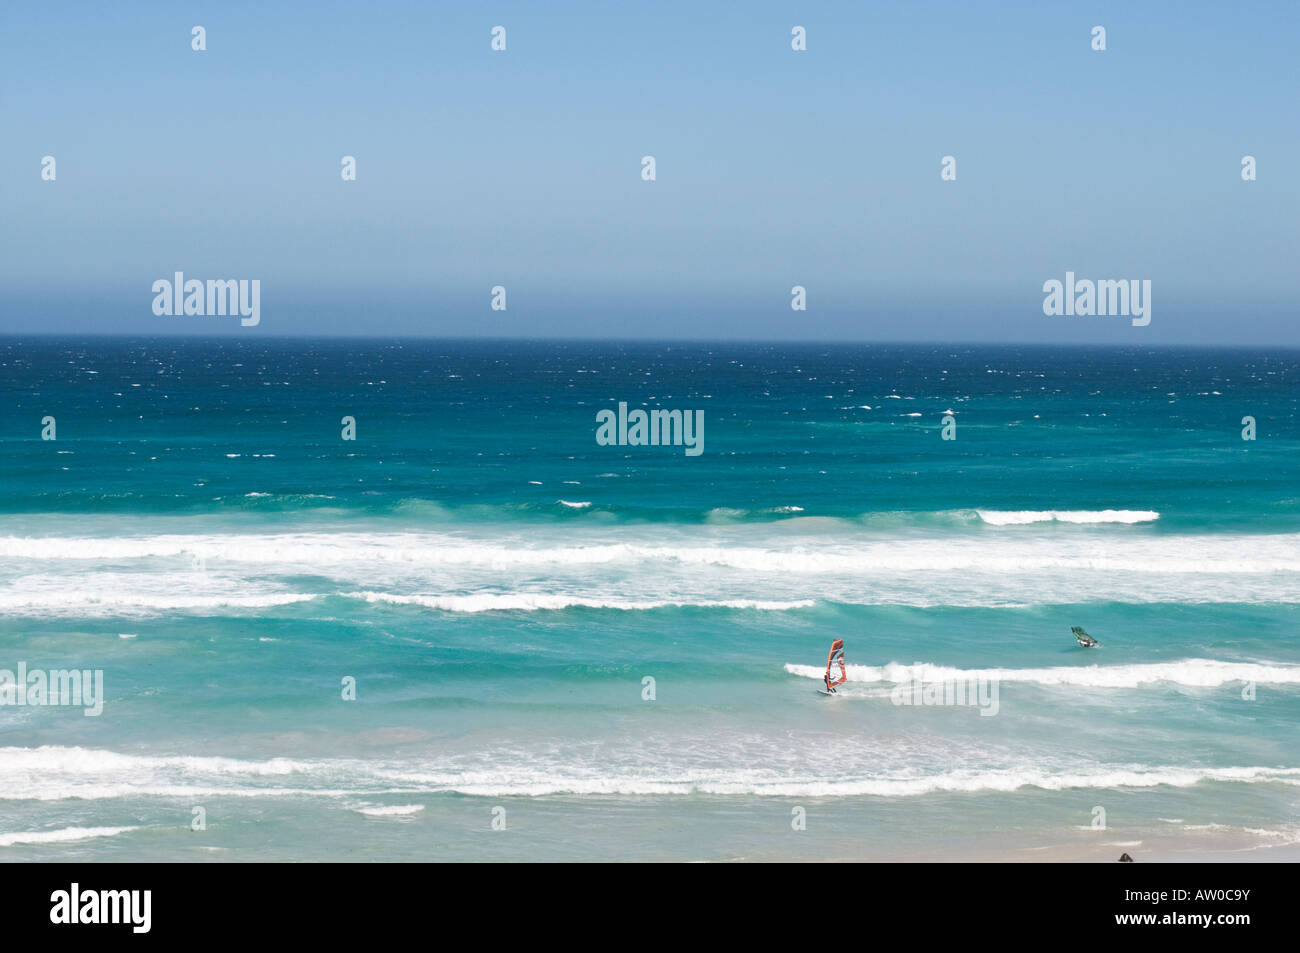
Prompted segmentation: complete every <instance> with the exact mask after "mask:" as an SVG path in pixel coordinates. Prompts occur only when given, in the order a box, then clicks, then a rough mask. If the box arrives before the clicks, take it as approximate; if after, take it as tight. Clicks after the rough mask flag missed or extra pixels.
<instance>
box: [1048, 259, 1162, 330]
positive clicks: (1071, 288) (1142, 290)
mask: <svg viewBox="0 0 1300 953" xmlns="http://www.w3.org/2000/svg"><path fill="white" fill-rule="evenodd" d="M1043 293H1044V294H1045V295H1047V297H1045V298H1044V299H1043V314H1045V315H1047V316H1048V317H1055V316H1058V315H1080V316H1084V317H1086V316H1089V315H1097V316H1099V317H1105V316H1107V315H1119V316H1123V317H1131V318H1132V319H1133V326H1134V327H1135V328H1144V327H1146V326H1147V325H1148V324H1150V323H1151V279H1150V278H1144V279H1142V280H1141V281H1139V280H1138V279H1137V278H1133V279H1123V278H1121V279H1119V280H1118V281H1115V280H1112V279H1109V278H1102V279H1099V280H1097V281H1093V280H1091V279H1089V278H1080V279H1077V280H1076V279H1075V277H1074V272H1072V271H1067V272H1066V273H1065V281H1064V283H1062V282H1060V281H1057V280H1056V279H1055V278H1051V279H1048V280H1047V281H1045V282H1043Z"/></svg>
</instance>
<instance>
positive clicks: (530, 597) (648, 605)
mask: <svg viewBox="0 0 1300 953" xmlns="http://www.w3.org/2000/svg"><path fill="white" fill-rule="evenodd" d="M343 595H344V596H346V597H347V598H349V599H364V600H366V601H367V602H387V603H392V604H394V605H417V606H424V607H425V608H428V609H442V610H444V611H446V612H502V611H510V610H515V611H525V612H534V611H538V610H546V609H550V610H557V609H571V608H588V609H625V610H629V611H631V610H647V609H664V608H670V607H671V608H684V607H689V608H703V609H760V610H764V611H781V610H786V609H806V608H808V607H809V606H812V605H813V604H814V602H813V600H812V599H797V600H793V601H789V602H776V601H770V600H762V599H719V600H713V601H700V602H697V601H685V600H683V601H671V600H663V599H661V600H640V601H637V600H619V599H588V598H582V597H578V596H563V595H551V594H549V593H543V592H536V593H532V592H517V593H505V594H499V593H481V594H476V595H467V596H432V595H428V596H422V595H399V594H396V593H390V592H346V593H343Z"/></svg>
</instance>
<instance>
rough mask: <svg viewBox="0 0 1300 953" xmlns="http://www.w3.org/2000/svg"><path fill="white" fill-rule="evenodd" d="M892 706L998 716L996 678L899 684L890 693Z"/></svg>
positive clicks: (918, 681) (920, 681) (935, 680)
mask: <svg viewBox="0 0 1300 953" xmlns="http://www.w3.org/2000/svg"><path fill="white" fill-rule="evenodd" d="M889 698H890V700H891V701H892V702H893V703H894V704H895V705H917V706H921V705H926V706H931V705H933V706H944V705H947V706H961V707H970V708H978V709H979V710H980V715H981V716H982V715H996V714H997V713H998V680H997V679H996V678H981V677H978V676H973V677H970V678H944V679H934V680H925V679H913V680H912V681H910V682H900V683H899V684H897V685H895V686H894V688H893V689H892V690H891V691H890V693H889Z"/></svg>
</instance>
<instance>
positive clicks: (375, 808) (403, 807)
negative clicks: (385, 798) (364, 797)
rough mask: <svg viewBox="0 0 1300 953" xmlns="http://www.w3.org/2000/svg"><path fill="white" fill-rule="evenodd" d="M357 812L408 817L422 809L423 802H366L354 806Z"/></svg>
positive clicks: (375, 815)
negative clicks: (359, 805)
mask: <svg viewBox="0 0 1300 953" xmlns="http://www.w3.org/2000/svg"><path fill="white" fill-rule="evenodd" d="M353 810H354V811H356V812H357V813H358V814H364V815H366V816H367V817H409V816H410V815H412V814H419V813H420V812H421V811H423V810H424V805H423V804H366V805H363V806H361V807H354V808H353Z"/></svg>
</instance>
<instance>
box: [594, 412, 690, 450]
mask: <svg viewBox="0 0 1300 953" xmlns="http://www.w3.org/2000/svg"><path fill="white" fill-rule="evenodd" d="M596 423H597V424H598V426H597V427H596V443H598V444H600V445H601V446H602V447H685V448H686V455H687V456H688V457H698V456H699V455H700V454H702V453H703V452H704V411H702V410H649V411H647V410H641V409H640V408H638V409H636V410H633V411H631V412H629V411H628V409H627V401H619V404H618V413H617V414H615V413H614V411H612V410H601V411H598V412H597V414H596Z"/></svg>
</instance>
